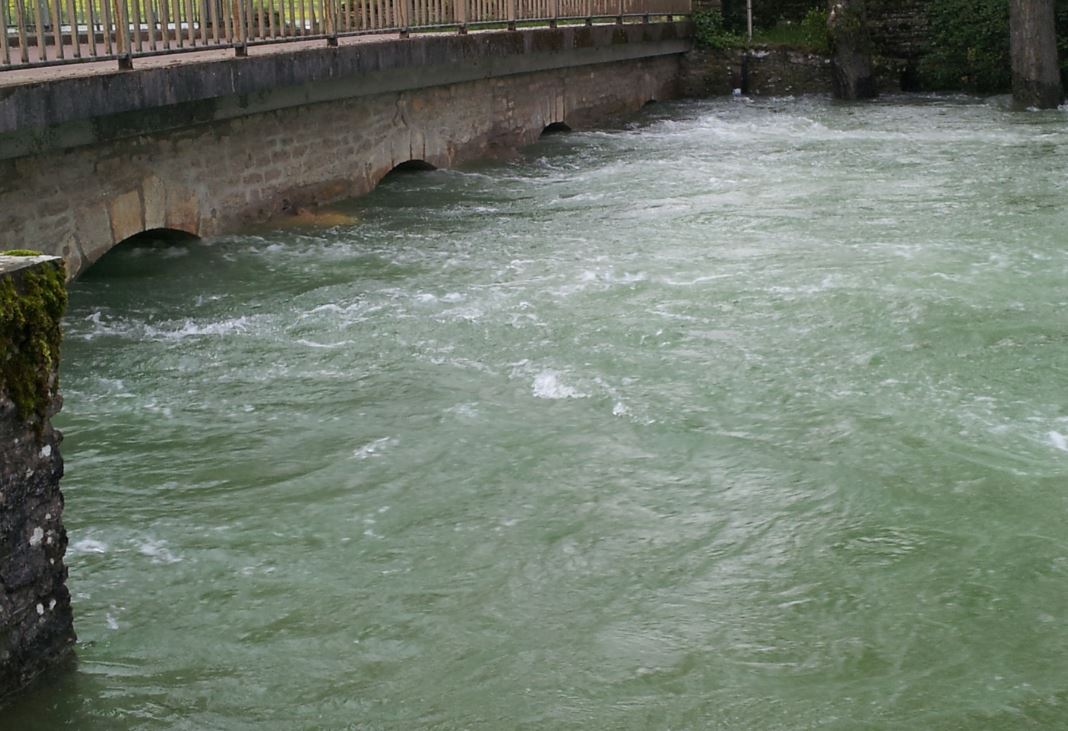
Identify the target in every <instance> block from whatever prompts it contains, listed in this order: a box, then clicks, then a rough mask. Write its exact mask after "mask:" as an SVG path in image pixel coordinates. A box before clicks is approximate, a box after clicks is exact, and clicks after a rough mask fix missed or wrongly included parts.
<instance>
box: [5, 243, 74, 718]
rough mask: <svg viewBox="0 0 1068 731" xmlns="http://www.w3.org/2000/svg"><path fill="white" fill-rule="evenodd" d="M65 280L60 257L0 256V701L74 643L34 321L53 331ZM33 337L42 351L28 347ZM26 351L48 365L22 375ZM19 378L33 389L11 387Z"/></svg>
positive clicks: (57, 462) (56, 462)
mask: <svg viewBox="0 0 1068 731" xmlns="http://www.w3.org/2000/svg"><path fill="white" fill-rule="evenodd" d="M63 281H64V271H63V262H62V260H60V259H55V258H53V257H9V256H4V255H2V254H0V360H3V365H4V366H5V367H3V368H0V702H2V700H3V698H4V697H5V696H7V695H10V694H11V693H13V692H15V691H17V690H19V689H20V688H22V687H23V686H25V685H26V684H27V683H29V682H30V681H31V680H32V679H33V678H34V677H36V676H37V675H38V674H40V673H41V672H42V671H43V670H45V669H46V668H48V667H49V666H51V665H52V664H53V663H54V662H56V661H57V660H59V659H62V658H64V657H65V656H67V655H68V654H69V653H70V652H71V650H72V648H73V646H74V640H75V636H74V629H73V621H72V614H71V606H70V594H69V592H68V591H67V588H66V585H65V581H66V578H67V568H66V566H64V564H63V554H64V552H65V551H66V548H67V534H66V532H65V531H64V529H63V523H62V513H63V494H62V493H61V492H60V490H59V480H60V477H62V475H63V460H62V459H61V458H60V455H59V443H60V440H61V438H62V437H61V435H60V433H59V432H58V431H56V430H55V429H53V428H52V425H51V423H50V419H51V417H52V415H53V414H55V413H56V412H57V411H58V410H59V408H60V406H61V404H62V401H61V398H60V396H59V392H58V386H57V366H58V351H57V349H56V348H55V347H54V346H56V345H58V340H53V339H52V338H51V337H50V334H49V333H48V332H45V333H42V332H41V328H40V327H39V326H40V324H41V323H42V322H44V323H46V324H48V323H50V324H51V326H52V327H53V328H54V327H58V316H57V314H58V312H61V310H62V304H64V303H65V302H66V293H65V291H62V288H63ZM57 287H58V288H59V289H58V290H57V289H56V288H57ZM42 290H45V291H44V295H43V300H42ZM49 298H51V299H49ZM49 329H51V328H49V327H46V328H45V330H49ZM52 332H53V333H56V332H58V330H54V329H53V330H52ZM31 341H33V342H35V343H36V344H37V345H39V348H37V349H33V348H28V347H27V343H29V342H31ZM28 350H29V351H32V352H33V353H34V354H35V356H34V358H29V359H26V360H27V361H28V360H42V361H44V362H38V363H37V368H38V369H39V370H37V371H36V372H31V373H25V374H22V375H21V376H20V375H19V374H18V373H17V372H16V371H17V370H18V369H19V368H22V364H19V363H17V361H18V360H19V359H20V356H22V355H25V354H26V352H27V351H28ZM37 354H45V355H44V357H43V358H40V359H38V358H37V357H36V355H37ZM22 377H24V378H25V381H24V383H25V384H30V385H31V386H34V387H35V388H34V389H33V390H32V392H28V391H26V389H19V388H16V387H15V383H14V382H15V381H16V380H18V379H19V378H22ZM17 391H18V393H16V392H17ZM0 715H2V714H0ZM2 725H3V724H2V723H0V726H2Z"/></svg>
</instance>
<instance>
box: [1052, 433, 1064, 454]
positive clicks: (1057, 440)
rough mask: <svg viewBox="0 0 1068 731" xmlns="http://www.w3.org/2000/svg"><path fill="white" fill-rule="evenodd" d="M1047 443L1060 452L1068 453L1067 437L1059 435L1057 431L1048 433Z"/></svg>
mask: <svg viewBox="0 0 1068 731" xmlns="http://www.w3.org/2000/svg"><path fill="white" fill-rule="evenodd" d="M1049 441H1050V444H1052V445H1053V446H1054V447H1056V448H1057V449H1059V450H1061V451H1062V452H1068V437H1066V436H1065V435H1064V434H1061V433H1060V432H1059V431H1051V432H1050V433H1049Z"/></svg>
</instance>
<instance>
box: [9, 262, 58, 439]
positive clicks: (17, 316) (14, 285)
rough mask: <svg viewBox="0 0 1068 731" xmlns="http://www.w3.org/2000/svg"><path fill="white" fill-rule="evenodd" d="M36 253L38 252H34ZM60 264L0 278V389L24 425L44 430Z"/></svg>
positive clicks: (52, 391) (52, 393)
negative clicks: (31, 422) (13, 405)
mask: <svg viewBox="0 0 1068 731" xmlns="http://www.w3.org/2000/svg"><path fill="white" fill-rule="evenodd" d="M34 255H36V254H34ZM65 280H66V277H65V276H64V271H63V266H62V265H61V264H58V263H48V264H45V265H43V266H40V267H36V268H33V269H28V270H22V271H18V272H15V273H13V274H12V275H9V276H6V277H4V278H3V279H0V390H3V391H5V392H7V394H8V395H9V396H10V398H11V400H12V401H14V402H15V408H16V409H17V410H18V416H19V418H20V419H22V420H23V421H35V422H36V423H37V424H38V425H39V426H43V425H44V422H45V419H46V418H47V416H48V407H49V405H50V404H51V403H52V401H53V400H54V399H55V397H56V389H57V388H58V384H57V383H56V381H55V380H53V378H52V375H53V372H54V371H55V370H56V368H57V367H58V366H59V348H60V342H61V340H62V335H61V333H60V319H61V318H62V317H63V312H64V311H65V310H66V308H67V287H66V281H65Z"/></svg>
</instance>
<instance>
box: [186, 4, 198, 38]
mask: <svg viewBox="0 0 1068 731" xmlns="http://www.w3.org/2000/svg"><path fill="white" fill-rule="evenodd" d="M185 32H186V40H188V41H189V45H190V46H192V47H194V48H195V47H196V45H197V32H196V28H194V27H193V0H185Z"/></svg>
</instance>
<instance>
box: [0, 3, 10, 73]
mask: <svg viewBox="0 0 1068 731" xmlns="http://www.w3.org/2000/svg"><path fill="white" fill-rule="evenodd" d="M0 64H2V65H4V66H10V65H11V51H10V49H9V48H8V46H7V0H0Z"/></svg>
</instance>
